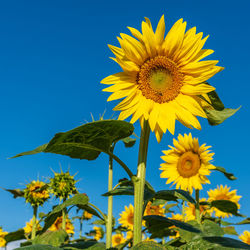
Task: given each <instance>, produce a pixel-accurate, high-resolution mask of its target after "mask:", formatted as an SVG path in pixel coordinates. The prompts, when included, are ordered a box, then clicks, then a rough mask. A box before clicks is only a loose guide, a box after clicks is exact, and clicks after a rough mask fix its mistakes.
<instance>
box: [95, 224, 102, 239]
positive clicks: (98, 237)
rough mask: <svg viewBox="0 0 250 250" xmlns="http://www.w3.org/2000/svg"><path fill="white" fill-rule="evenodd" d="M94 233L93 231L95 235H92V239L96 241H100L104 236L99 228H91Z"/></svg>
mask: <svg viewBox="0 0 250 250" xmlns="http://www.w3.org/2000/svg"><path fill="white" fill-rule="evenodd" d="M93 229H94V231H95V234H94V239H95V240H96V241H99V240H100V239H102V238H103V236H104V232H103V229H102V228H101V227H96V226H95V227H93Z"/></svg>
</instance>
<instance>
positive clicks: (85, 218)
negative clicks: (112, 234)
mask: <svg viewBox="0 0 250 250" xmlns="http://www.w3.org/2000/svg"><path fill="white" fill-rule="evenodd" d="M92 217H93V214H91V213H89V212H87V211H86V210H85V211H84V212H83V218H84V220H90V219H91V218H92Z"/></svg>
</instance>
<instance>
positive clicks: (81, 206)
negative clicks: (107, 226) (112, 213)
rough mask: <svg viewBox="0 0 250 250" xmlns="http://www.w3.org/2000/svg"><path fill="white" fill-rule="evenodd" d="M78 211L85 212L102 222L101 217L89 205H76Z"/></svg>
mask: <svg viewBox="0 0 250 250" xmlns="http://www.w3.org/2000/svg"><path fill="white" fill-rule="evenodd" d="M77 207H78V208H79V209H83V210H86V211H87V212H88V213H90V214H93V215H95V216H96V217H99V218H100V219H101V220H103V218H102V216H101V215H100V214H99V213H98V212H97V211H96V210H95V209H94V208H92V207H90V206H89V205H77Z"/></svg>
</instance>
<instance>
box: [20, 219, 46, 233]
mask: <svg viewBox="0 0 250 250" xmlns="http://www.w3.org/2000/svg"><path fill="white" fill-rule="evenodd" d="M32 226H33V219H31V220H30V221H29V222H26V225H25V227H24V228H23V230H24V233H25V234H30V233H31V232H32ZM41 229H42V227H41V225H40V224H39V222H38V220H36V231H39V230H41Z"/></svg>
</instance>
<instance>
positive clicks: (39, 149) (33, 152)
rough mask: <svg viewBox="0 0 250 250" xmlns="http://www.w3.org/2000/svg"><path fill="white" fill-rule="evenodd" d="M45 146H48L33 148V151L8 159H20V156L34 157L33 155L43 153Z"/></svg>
mask: <svg viewBox="0 0 250 250" xmlns="http://www.w3.org/2000/svg"><path fill="white" fill-rule="evenodd" d="M47 146H48V143H47V144H43V145H41V146H39V147H37V148H35V149H34V150H31V151H26V152H23V153H20V154H17V155H15V156H13V157H10V159H13V158H17V157H20V156H25V155H34V154H38V153H42V152H44V150H45V149H46V147H47Z"/></svg>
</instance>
